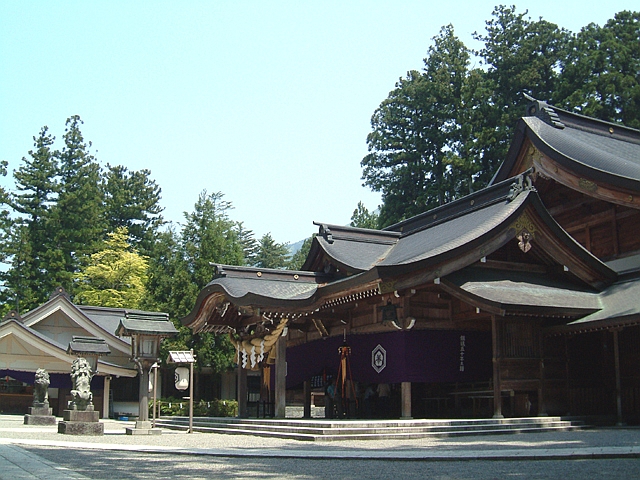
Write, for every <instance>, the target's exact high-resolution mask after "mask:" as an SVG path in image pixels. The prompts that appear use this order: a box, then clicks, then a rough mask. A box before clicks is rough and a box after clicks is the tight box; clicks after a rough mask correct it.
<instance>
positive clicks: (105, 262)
mask: <svg viewBox="0 0 640 480" xmlns="http://www.w3.org/2000/svg"><path fill="white" fill-rule="evenodd" d="M128 238H129V232H128V231H127V229H126V227H119V228H117V229H116V231H115V232H112V233H109V234H107V239H106V240H105V241H104V242H103V244H102V247H101V248H100V249H99V250H98V251H97V252H95V253H93V254H91V255H89V256H88V258H87V261H86V264H85V265H83V267H82V269H81V270H80V272H78V273H77V274H76V275H75V277H74V280H75V285H76V288H75V291H76V295H75V302H76V303H79V304H83V305H95V306H100V307H115V308H132V309H139V308H140V307H141V306H142V301H143V298H144V297H145V284H146V280H147V278H146V277H147V269H148V262H147V259H146V258H145V257H144V256H142V255H140V254H139V253H138V252H137V250H136V249H135V248H133V247H132V246H131V244H130V243H129V241H128Z"/></svg>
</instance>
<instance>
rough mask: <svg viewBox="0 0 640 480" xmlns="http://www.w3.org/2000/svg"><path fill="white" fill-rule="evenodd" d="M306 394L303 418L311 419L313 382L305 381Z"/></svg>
mask: <svg viewBox="0 0 640 480" xmlns="http://www.w3.org/2000/svg"><path fill="white" fill-rule="evenodd" d="M302 390H303V394H304V413H303V414H302V416H303V418H311V381H310V380H305V381H304V383H303V384H302Z"/></svg>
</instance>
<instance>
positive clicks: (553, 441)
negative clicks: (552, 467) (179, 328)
mask: <svg viewBox="0 0 640 480" xmlns="http://www.w3.org/2000/svg"><path fill="white" fill-rule="evenodd" d="M104 424H105V435H103V436H95V437H92V436H74V435H62V434H59V433H57V426H55V425H54V426H47V427H40V426H31V425H23V417H22V416H17V415H0V439H2V438H5V439H25V440H32V441H37V442H46V441H51V442H70V443H74V442H79V443H97V444H112V445H130V446H135V445H139V446H152V447H154V446H155V447H180V448H187V449H194V448H198V449H263V450H269V449H277V450H279V451H282V450H291V451H296V450H307V449H313V450H319V449H321V450H323V451H327V452H331V451H344V450H345V449H357V450H361V451H368V450H371V451H376V450H380V451H401V450H423V449H425V448H428V449H430V450H434V449H435V450H438V451H455V450H479V451H482V450H492V451H496V450H513V449H524V450H527V451H530V450H531V449H555V448H572V449H573V448H599V447H627V446H634V447H638V446H640V428H598V429H587V430H581V431H570V432H562V431H558V432H547V433H526V434H507V435H491V436H486V435H485V436H482V435H480V436H465V437H458V438H447V437H440V438H422V439H411V440H366V441H365V440H363V441H358V442H354V441H333V442H306V441H300V440H287V439H278V438H265V437H257V436H253V435H221V434H212V433H197V432H196V433H192V434H188V433H184V432H177V431H174V430H168V429H163V433H162V435H144V436H138V435H125V427H130V426H133V425H134V423H133V422H123V421H117V420H106V421H104Z"/></svg>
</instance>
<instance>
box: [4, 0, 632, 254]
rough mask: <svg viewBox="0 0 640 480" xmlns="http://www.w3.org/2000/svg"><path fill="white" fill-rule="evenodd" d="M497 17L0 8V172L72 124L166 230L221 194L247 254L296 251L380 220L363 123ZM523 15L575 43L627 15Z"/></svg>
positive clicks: (465, 4)
mask: <svg viewBox="0 0 640 480" xmlns="http://www.w3.org/2000/svg"><path fill="white" fill-rule="evenodd" d="M497 3H498V2H493V1H484V0H472V1H456V0H451V1H446V2H432V1H427V0H422V1H406V0H389V1H349V0H341V1H326V0H323V1H320V0H318V1H314V2H312V1H303V0H292V1H278V0H270V1H266V0H265V1H260V2H259V1H241V0H238V1H231V0H228V1H222V0H219V1H214V0H210V1H177V0H176V1H172V2H169V1H142V0H138V1H128V0H127V1H121V0H109V1H53V0H51V1H9V0H0V69H1V70H0V112H1V115H0V159H4V160H7V161H8V162H9V168H10V170H11V171H12V170H13V169H15V168H17V167H18V166H19V165H20V161H21V159H22V157H23V156H26V155H27V152H28V151H29V150H30V149H31V148H32V146H33V140H32V137H33V136H34V135H36V134H37V133H38V132H39V130H40V128H41V127H42V126H43V125H47V126H48V127H49V129H50V130H51V131H52V133H53V134H54V135H55V136H56V138H57V140H58V141H59V140H61V137H62V133H63V131H64V124H65V121H66V119H67V118H68V117H69V116H71V115H74V114H78V115H80V116H81V118H82V119H83V121H84V126H83V128H82V132H83V134H84V137H85V139H86V140H88V141H91V142H93V147H92V152H94V153H95V155H96V157H97V158H98V160H99V161H100V163H101V164H102V165H106V164H107V163H109V164H111V165H124V166H126V167H127V168H129V169H130V170H139V169H142V168H148V169H150V170H151V173H152V175H151V176H152V178H154V179H155V180H156V182H157V183H158V184H159V185H160V187H161V188H162V206H163V207H164V208H165V211H164V216H165V218H166V219H167V220H170V221H173V222H175V223H179V222H181V221H182V219H183V212H185V211H188V212H190V211H192V209H193V204H194V203H195V201H196V199H197V197H198V194H199V193H200V192H201V191H202V190H204V189H206V190H207V191H209V192H218V191H220V192H222V193H224V195H225V196H224V198H225V200H227V201H230V202H231V203H232V204H233V206H234V207H235V208H234V210H232V212H231V216H232V218H233V219H234V220H238V221H243V222H244V226H245V228H248V229H251V230H253V231H254V233H255V235H256V238H260V237H261V236H262V235H263V234H265V233H267V232H270V233H271V234H272V236H273V238H274V239H275V240H276V241H278V242H291V243H294V242H296V241H298V240H301V239H304V238H306V237H308V236H310V235H311V234H312V233H314V232H315V231H316V230H317V228H316V227H315V226H314V225H313V224H312V222H313V221H320V222H325V223H334V224H348V223H349V220H350V218H351V215H352V213H353V210H354V209H355V207H356V205H357V203H358V201H362V202H363V203H364V204H365V205H366V206H367V208H369V209H370V210H374V209H375V208H376V207H377V206H378V204H379V202H380V196H379V194H377V193H374V192H371V191H370V190H369V189H368V188H365V187H363V186H362V180H361V178H360V177H361V174H362V171H361V168H360V161H361V159H362V157H363V156H364V155H366V153H367V147H366V136H367V134H368V133H369V131H370V118H371V115H372V114H373V112H374V110H375V109H376V107H377V106H378V105H379V104H380V102H381V101H382V100H384V99H385V98H386V97H387V95H388V93H389V91H391V90H392V89H393V88H394V84H395V82H396V81H397V80H398V78H399V77H402V76H404V75H405V74H406V72H407V71H408V70H412V69H420V68H421V67H422V66H423V63H422V59H423V58H424V57H425V56H426V54H427V49H428V47H429V46H430V45H431V38H432V37H434V36H435V35H437V34H438V31H439V29H440V27H441V26H443V25H446V24H449V23H452V24H453V25H454V27H455V31H456V34H457V35H458V36H459V37H460V38H461V39H462V40H463V41H464V42H465V44H466V45H467V46H469V47H477V46H478V45H476V44H475V43H474V42H473V40H472V36H471V35H472V33H473V32H474V31H478V32H484V26H485V21H486V20H488V19H490V18H491V12H492V11H493V6H494V5H495V4H497ZM505 3H507V4H511V3H514V2H505ZM529 3H530V5H526V4H523V3H520V2H518V11H524V10H525V9H527V8H528V9H529V15H530V16H531V17H532V18H534V19H536V18H538V17H543V18H544V19H545V20H548V21H550V22H554V23H557V24H558V25H559V26H561V27H565V28H567V29H569V30H571V31H573V32H577V31H579V30H580V28H581V27H583V26H585V25H587V24H588V23H590V22H595V23H598V24H600V25H602V24H604V23H605V22H606V21H607V20H608V19H610V18H612V17H613V15H614V14H615V13H616V12H618V11H621V10H625V9H627V10H637V9H638V4H637V0H635V1H618V0H610V1H606V2H584V1H581V2H575V1H563V2H558V1H548V0H537V1H535V2H533V1H531V2H529ZM2 183H3V184H5V185H8V186H9V187H11V185H12V182H11V179H9V178H7V179H4V180H2Z"/></svg>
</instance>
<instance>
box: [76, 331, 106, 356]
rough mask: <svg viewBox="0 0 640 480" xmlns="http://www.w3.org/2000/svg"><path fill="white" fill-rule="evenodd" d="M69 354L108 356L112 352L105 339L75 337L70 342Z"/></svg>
mask: <svg viewBox="0 0 640 480" xmlns="http://www.w3.org/2000/svg"><path fill="white" fill-rule="evenodd" d="M67 353H74V354H83V353H84V354H98V355H108V354H110V353H111V350H110V349H109V345H107V342H106V341H105V340H104V339H103V338H96V337H79V336H75V335H74V336H73V337H72V339H71V341H70V342H69V347H68V348H67Z"/></svg>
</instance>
